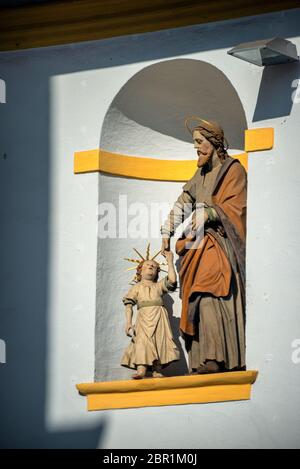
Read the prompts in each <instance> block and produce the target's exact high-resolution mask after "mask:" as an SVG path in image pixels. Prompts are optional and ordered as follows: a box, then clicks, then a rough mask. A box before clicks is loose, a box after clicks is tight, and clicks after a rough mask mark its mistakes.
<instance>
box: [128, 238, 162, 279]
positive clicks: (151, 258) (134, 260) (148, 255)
mask: <svg viewBox="0 0 300 469" xmlns="http://www.w3.org/2000/svg"><path fill="white" fill-rule="evenodd" d="M133 250H134V251H135V252H136V253H137V254H138V256H139V257H140V259H130V258H128V257H124V258H123V259H124V260H125V261H129V262H134V263H136V264H138V265H137V266H135V267H129V269H126V270H125V272H128V271H129V270H137V268H138V266H139V265H140V263H141V262H143V261H154V259H155V258H156V257H157V256H158V255H159V254H160V253H161V250H159V251H158V252H157V253H156V254H154V256H152V257H151V256H150V243H148V245H147V249H146V254H145V256H143V255H142V254H141V253H140V252H139V251H138V250H137V249H136V248H133ZM155 262H157V264H158V265H159V268H160V271H162V272H166V273H168V271H167V270H164V269H162V268H161V267H160V266H161V265H167V264H166V263H165V262H158V261H155ZM132 281H134V282H137V272H136V273H135V275H134V277H133V278H132V279H131V280H130V282H129V283H130V284H131V282H132Z"/></svg>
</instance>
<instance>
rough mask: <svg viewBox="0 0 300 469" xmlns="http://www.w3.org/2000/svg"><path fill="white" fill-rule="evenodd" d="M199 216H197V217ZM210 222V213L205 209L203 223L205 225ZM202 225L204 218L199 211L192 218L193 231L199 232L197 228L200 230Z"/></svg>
mask: <svg viewBox="0 0 300 469" xmlns="http://www.w3.org/2000/svg"><path fill="white" fill-rule="evenodd" d="M196 215H197V216H196ZM207 220H208V213H207V211H206V210H205V209H204V214H203V222H204V224H205V223H206V222H207ZM201 223H202V216H201V214H200V213H199V212H198V213H197V211H195V212H194V213H193V217H192V229H193V230H194V231H195V230H197V228H199V226H200V224H201Z"/></svg>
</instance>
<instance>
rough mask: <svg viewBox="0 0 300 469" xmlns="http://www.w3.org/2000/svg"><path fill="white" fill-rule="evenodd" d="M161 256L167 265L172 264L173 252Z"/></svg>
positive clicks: (166, 252)
mask: <svg viewBox="0 0 300 469" xmlns="http://www.w3.org/2000/svg"><path fill="white" fill-rule="evenodd" d="M163 256H164V257H165V258H166V261H167V263H168V264H172V262H173V258H174V254H173V251H171V250H170V251H165V252H164V254H163Z"/></svg>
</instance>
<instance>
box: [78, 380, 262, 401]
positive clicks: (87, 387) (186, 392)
mask: <svg viewBox="0 0 300 469" xmlns="http://www.w3.org/2000/svg"><path fill="white" fill-rule="evenodd" d="M257 374H258V372H257V371H236V372H228V373H216V374H209V375H195V376H174V377H171V378H152V379H144V380H139V381H135V380H130V381H127V380H126V381H111V382H100V383H83V384H77V386H76V387H77V389H78V391H79V393H80V394H81V395H84V396H86V397H87V405H88V410H107V409H127V408H130V407H150V406H165V405H177V404H200V403H208V402H222V401H237V400H247V399H250V397H251V385H252V384H253V383H254V382H255V380H256V378H257Z"/></svg>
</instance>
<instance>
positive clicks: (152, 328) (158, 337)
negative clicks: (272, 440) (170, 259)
mask: <svg viewBox="0 0 300 469" xmlns="http://www.w3.org/2000/svg"><path fill="white" fill-rule="evenodd" d="M175 288H176V283H173V284H172V283H170V282H169V280H168V277H164V278H163V279H162V280H160V281H158V282H153V281H152V280H145V279H143V280H141V281H140V282H138V283H137V284H136V285H134V286H133V287H131V288H130V290H129V291H128V293H127V295H125V296H124V297H123V300H122V301H123V303H124V305H127V304H132V305H137V307H138V314H137V319H136V322H135V325H134V333H133V337H132V340H131V342H130V344H129V345H128V347H127V348H126V350H125V352H124V355H123V357H122V361H121V365H123V366H126V367H129V368H134V369H136V367H137V365H150V366H151V365H153V362H155V361H157V362H158V364H161V365H163V366H165V365H167V364H168V363H170V362H172V361H175V360H179V357H180V353H179V350H178V348H177V347H176V344H175V342H174V340H173V335H172V330H171V326H170V322H169V317H168V312H167V310H166V308H165V307H164V304H163V298H162V297H163V294H164V293H167V292H168V291H174V290H175Z"/></svg>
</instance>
